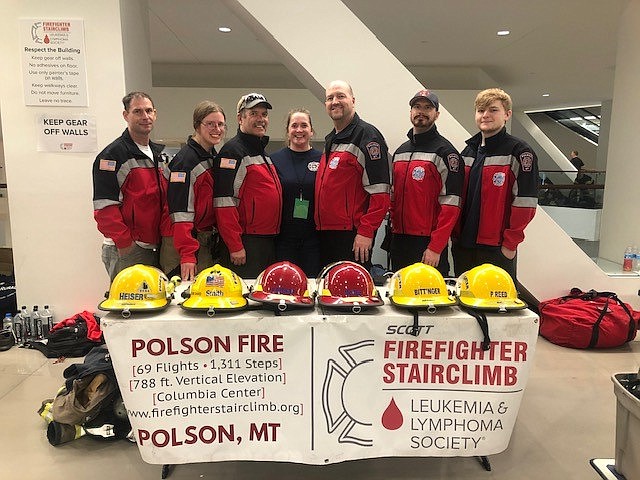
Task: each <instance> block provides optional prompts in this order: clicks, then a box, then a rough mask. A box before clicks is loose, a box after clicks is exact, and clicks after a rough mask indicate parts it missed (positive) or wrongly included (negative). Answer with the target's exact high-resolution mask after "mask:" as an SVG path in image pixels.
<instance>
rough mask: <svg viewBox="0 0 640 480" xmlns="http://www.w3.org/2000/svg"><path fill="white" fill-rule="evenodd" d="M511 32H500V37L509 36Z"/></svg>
mask: <svg viewBox="0 0 640 480" xmlns="http://www.w3.org/2000/svg"><path fill="white" fill-rule="evenodd" d="M510 33H511V32H510V31H509V30H498V36H499V37H504V36H505V35H509V34H510Z"/></svg>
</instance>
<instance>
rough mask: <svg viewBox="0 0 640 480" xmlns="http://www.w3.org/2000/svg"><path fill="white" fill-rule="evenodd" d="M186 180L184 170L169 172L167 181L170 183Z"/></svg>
mask: <svg viewBox="0 0 640 480" xmlns="http://www.w3.org/2000/svg"><path fill="white" fill-rule="evenodd" d="M186 180H187V174H186V173H185V172H171V175H170V176H169V181H170V182H171V183H184V182H185V181H186Z"/></svg>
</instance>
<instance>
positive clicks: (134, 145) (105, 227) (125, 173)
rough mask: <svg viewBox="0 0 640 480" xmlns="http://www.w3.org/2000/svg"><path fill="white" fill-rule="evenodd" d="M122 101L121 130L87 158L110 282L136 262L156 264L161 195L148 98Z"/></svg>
mask: <svg viewBox="0 0 640 480" xmlns="http://www.w3.org/2000/svg"><path fill="white" fill-rule="evenodd" d="M122 104H123V106H124V111H123V112H122V116H123V117H124V120H125V122H126V123H127V128H126V130H125V131H124V132H123V133H122V135H121V136H120V137H118V138H117V139H115V140H114V141H113V142H111V143H110V144H109V145H108V146H107V147H106V148H105V149H104V150H102V151H101V152H100V153H99V154H98V156H97V157H96V159H95V161H94V162H93V210H94V212H93V216H94V218H95V220H96V223H97V225H98V230H99V231H100V233H102V234H103V235H104V237H105V239H104V243H103V246H102V262H103V263H104V266H105V268H106V270H107V273H108V274H109V278H110V279H111V280H113V279H114V278H115V276H116V275H117V274H118V272H120V271H121V270H123V269H124V268H127V267H130V266H132V265H135V264H137V263H141V264H144V265H150V266H155V267H158V266H159V253H158V247H159V245H160V230H161V222H162V220H163V203H164V197H165V185H164V183H163V180H162V178H161V176H162V172H161V171H160V169H161V164H162V163H161V162H162V159H161V157H160V153H161V152H162V149H163V148H164V145H160V144H157V143H154V142H152V141H151V140H150V136H151V131H152V130H153V125H154V123H155V121H156V118H157V112H156V108H155V106H154V104H153V100H151V97H150V96H149V95H148V94H147V93H144V92H131V93H128V94H127V95H125V97H124V98H123V99H122Z"/></svg>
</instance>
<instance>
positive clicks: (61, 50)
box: [20, 18, 87, 107]
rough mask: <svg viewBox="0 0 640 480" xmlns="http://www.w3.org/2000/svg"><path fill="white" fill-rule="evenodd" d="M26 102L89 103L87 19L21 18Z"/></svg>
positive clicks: (33, 103)
mask: <svg viewBox="0 0 640 480" xmlns="http://www.w3.org/2000/svg"><path fill="white" fill-rule="evenodd" d="M20 49H21V53H22V79H23V81H22V83H23V85H24V99H25V105H39V106H43V105H49V106H55V107H86V106H87V72H86V67H85V46H84V22H83V21H82V20H78V19H74V20H71V19H40V18H30V19H21V20H20Z"/></svg>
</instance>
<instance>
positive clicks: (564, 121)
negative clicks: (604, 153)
mask: <svg viewBox="0 0 640 480" xmlns="http://www.w3.org/2000/svg"><path fill="white" fill-rule="evenodd" d="M544 114H545V115H547V116H549V117H550V118H552V119H553V120H555V121H556V122H558V123H560V124H561V125H564V126H565V127H567V128H569V129H570V130H572V131H574V132H575V133H577V134H578V135H580V136H581V137H584V138H586V139H587V140H589V141H591V142H593V143H595V144H596V145H597V144H598V137H599V136H600V106H599V105H596V106H592V107H576V108H568V109H563V110H549V111H546V112H544Z"/></svg>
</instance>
